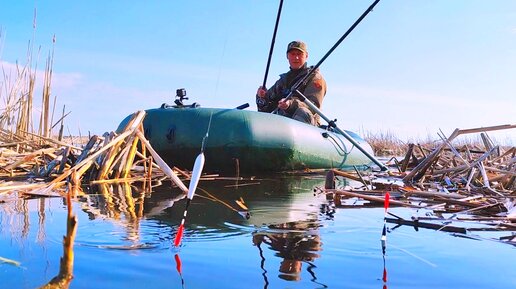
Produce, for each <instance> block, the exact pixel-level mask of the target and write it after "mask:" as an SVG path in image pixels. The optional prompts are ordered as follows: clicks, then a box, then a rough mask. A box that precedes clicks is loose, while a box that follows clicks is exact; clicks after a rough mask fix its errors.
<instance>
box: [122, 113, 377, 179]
mask: <svg viewBox="0 0 516 289" xmlns="http://www.w3.org/2000/svg"><path fill="white" fill-rule="evenodd" d="M146 112H147V114H146V116H145V119H144V121H143V127H144V131H145V136H146V138H147V139H148V140H149V142H150V143H151V145H152V147H153V148H154V149H155V150H156V151H157V152H158V153H159V155H160V156H161V157H162V158H163V160H164V161H165V162H167V164H169V165H170V166H176V167H178V168H183V169H188V170H190V169H192V166H193V164H194V160H195V158H196V157H197V155H198V154H199V153H200V151H201V146H202V144H203V139H205V141H204V155H205V157H206V163H205V167H204V172H211V173H231V174H235V173H241V174H248V173H256V172H282V171H297V170H306V169H330V168H337V169H353V166H355V167H356V168H358V169H361V170H364V169H368V168H369V167H370V166H371V165H372V163H371V160H370V159H369V158H368V157H367V156H365V155H364V153H362V152H361V151H360V150H359V149H357V148H356V147H355V146H354V145H353V144H352V143H350V142H349V141H348V140H347V139H346V138H344V137H343V136H342V135H341V134H337V133H334V132H331V131H329V130H326V129H323V128H319V127H315V126H312V125H309V124H305V123H302V122H299V121H296V120H293V119H290V118H287V117H284V116H279V115H276V114H270V113H263V112H257V111H248V110H241V109H220V108H203V107H199V106H197V105H191V106H183V105H178V106H169V105H165V104H164V105H162V107H161V108H156V109H149V110H147V111H146ZM128 119H129V117H127V118H126V119H125V120H123V121H122V123H121V124H120V125H119V129H121V128H123V127H125V124H126V123H127V121H128ZM210 119H211V121H210ZM346 132H347V133H348V135H349V136H351V137H352V138H353V140H355V142H356V143H357V144H359V145H360V146H361V147H362V149H364V150H366V151H367V152H369V153H370V154H371V155H373V151H372V149H371V147H370V145H369V144H368V143H366V142H365V141H364V140H363V139H362V138H361V137H360V136H358V135H357V134H355V133H353V132H350V131H346ZM207 133H208V136H207V137H206V138H205V136H206V134H207Z"/></svg>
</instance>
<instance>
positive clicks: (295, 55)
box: [287, 49, 308, 69]
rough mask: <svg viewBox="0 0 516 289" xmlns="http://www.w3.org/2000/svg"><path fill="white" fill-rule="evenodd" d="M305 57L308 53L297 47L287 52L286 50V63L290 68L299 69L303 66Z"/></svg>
mask: <svg viewBox="0 0 516 289" xmlns="http://www.w3.org/2000/svg"><path fill="white" fill-rule="evenodd" d="M307 58H308V54H306V53H304V52H303V51H300V50H297V49H291V50H290V51H289V52H287V59H288V63H289V64H290V68H292V69H299V68H301V67H303V65H304V64H305V62H306V59H307Z"/></svg>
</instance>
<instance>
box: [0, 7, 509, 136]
mask: <svg viewBox="0 0 516 289" xmlns="http://www.w3.org/2000/svg"><path fill="white" fill-rule="evenodd" d="M4 2H5V3H3V5H2V6H3V7H2V9H1V10H0V27H1V28H0V29H1V32H2V34H1V39H0V61H2V66H3V68H4V71H7V70H8V69H9V67H12V64H14V63H16V61H18V62H19V63H21V64H23V63H25V60H26V54H27V47H28V43H29V41H30V40H31V39H32V37H33V33H34V32H35V33H34V35H35V36H34V37H35V41H34V43H35V45H36V47H41V52H40V53H39V57H38V60H37V67H38V69H43V68H44V66H45V60H46V57H47V55H48V54H49V52H50V51H51V50H52V38H53V35H55V36H56V43H55V46H54V49H55V52H54V53H55V56H54V57H55V60H54V78H53V82H52V94H53V95H54V96H57V100H58V107H59V109H58V111H59V112H60V111H61V109H62V106H63V105H66V110H67V111H71V112H72V113H71V114H70V116H68V117H67V119H66V123H65V124H66V125H67V130H68V131H70V132H72V133H74V134H75V133H76V132H77V131H78V129H80V131H81V133H82V134H83V135H84V134H87V132H88V131H89V132H91V133H93V134H102V133H103V132H105V131H112V130H115V129H116V127H117V125H118V123H119V121H120V120H121V119H122V118H124V117H125V116H126V115H128V114H130V113H132V112H134V111H137V110H142V109H147V108H153V107H159V106H160V105H161V104H162V103H164V102H167V103H172V102H173V100H174V96H175V90H176V89H177V88H183V87H184V88H186V90H187V94H188V95H187V96H188V97H190V100H189V101H191V102H193V101H195V102H198V103H200V104H201V105H202V106H205V107H236V106H238V105H240V104H243V103H245V102H249V103H250V104H251V108H248V109H255V105H254V95H255V92H256V89H257V87H258V86H259V85H260V84H261V83H262V81H263V76H264V73H265V66H266V63H267V57H268V53H269V47H270V41H271V38H272V32H273V28H274V23H275V20H276V13H277V9H278V5H279V0H260V1H259V0H225V1H223V0H220V1H218V0H198V1H186V0H183V1H179V0H176V1H116V0H115V1H62V0H54V1H42V0H40V1H24V0H17V1H14V0H10V1H9V0H7V1H4ZM372 2H373V1H364V0H360V1H359V0H349V1H344V0H324V1H313V0H285V1H284V4H283V11H282V15H281V22H280V24H279V28H278V33H277V36H276V46H275V48H274V54H273V58H272V63H271V67H270V71H269V77H268V80H267V84H268V85H271V84H273V83H274V81H275V80H276V79H277V77H278V74H280V73H283V72H285V71H286V70H287V69H288V63H287V60H286V57H285V47H286V45H287V44H288V42H290V41H291V40H295V39H300V40H303V41H305V42H306V43H307V44H308V49H309V59H308V62H309V64H315V63H317V62H318V61H319V60H320V59H321V58H322V57H323V56H324V55H325V54H326V52H327V51H328V50H329V49H330V48H331V47H332V46H333V45H334V43H335V42H336V41H337V40H338V39H339V38H340V37H341V36H342V34H343V33H344V32H345V31H346V30H347V29H348V28H349V27H350V26H351V25H352V24H353V22H354V21H355V20H356V19H357V18H358V17H359V16H360V15H361V14H362V13H363V12H364V10H365V9H366V8H367V7H369V5H370V4H371V3H372ZM35 8H36V15H37V20H36V21H37V22H36V23H37V25H36V30H35V31H34V30H33V27H32V23H33V16H34V9H35ZM35 54H37V53H35ZM35 62H36V61H35ZM515 67H516V1H512V0H497V1H484V0H453V1H451V0H433V1H406V0H382V1H380V3H379V4H378V5H377V6H376V8H375V9H374V10H373V11H372V12H371V13H370V14H369V15H368V16H367V17H366V18H365V19H364V20H363V21H362V23H360V25H359V26H358V27H357V28H356V29H355V30H354V31H353V32H352V33H351V34H350V35H349V37H348V38H346V40H344V42H342V44H341V45H340V46H339V47H338V48H337V49H336V50H335V51H334V53H333V54H331V55H330V56H329V57H328V58H327V60H326V61H325V62H324V63H323V64H322V65H321V67H320V69H321V71H322V73H323V75H324V76H325V78H326V81H327V84H328V93H327V95H326V98H325V101H324V103H323V108H322V110H323V112H324V113H325V114H326V115H327V116H328V117H330V118H336V119H337V120H338V121H337V124H338V125H339V126H340V127H341V128H346V129H351V130H354V131H358V132H363V131H367V132H372V133H380V132H381V133H391V134H394V135H397V136H399V137H400V138H401V139H409V140H410V139H426V138H427V137H428V136H429V137H431V138H432V139H437V138H438V137H437V132H438V131H439V130H440V129H441V130H442V131H443V132H444V133H445V134H446V135H449V134H450V133H451V132H452V131H453V130H454V129H455V128H474V127H481V126H493V125H501V124H515V123H516V117H515V116H516V97H515V94H516V81H515V79H516V72H515V69H514V68H515ZM39 79H41V77H40V78H39ZM38 98H39V95H38ZM490 135H492V136H494V137H495V138H496V139H498V140H501V141H505V140H507V139H511V140H512V143H516V130H515V129H513V130H508V131H504V132H502V133H498V134H490Z"/></svg>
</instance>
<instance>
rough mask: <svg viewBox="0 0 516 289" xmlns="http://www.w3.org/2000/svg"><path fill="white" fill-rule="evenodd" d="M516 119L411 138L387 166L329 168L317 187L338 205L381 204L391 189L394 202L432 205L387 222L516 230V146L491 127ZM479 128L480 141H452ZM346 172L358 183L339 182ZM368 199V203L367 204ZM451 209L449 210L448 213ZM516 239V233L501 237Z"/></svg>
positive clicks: (456, 228)
mask: <svg viewBox="0 0 516 289" xmlns="http://www.w3.org/2000/svg"><path fill="white" fill-rule="evenodd" d="M515 128H516V125H500V126H493V127H483V128H472V129H456V130H455V131H454V132H453V133H452V134H451V135H450V136H448V137H444V136H443V135H441V141H440V142H436V143H434V144H433V146H432V147H430V146H429V145H428V144H427V145H425V146H422V145H419V144H413V143H410V144H407V149H406V151H405V153H404V154H401V155H402V157H401V158H400V157H392V158H391V159H390V160H389V163H388V165H389V166H390V167H391V169H390V170H389V171H387V172H371V173H360V172H358V171H356V172H344V171H339V170H330V171H329V172H328V174H327V182H326V186H325V188H317V189H316V191H317V192H319V193H325V194H326V195H327V197H328V198H330V199H333V200H334V203H335V204H336V205H337V206H338V207H349V206H351V207H352V206H356V205H354V204H360V205H362V206H364V205H365V206H368V205H372V206H379V205H382V204H383V202H384V195H385V194H386V192H389V193H390V196H391V197H390V198H391V201H390V202H391V204H393V205H396V206H405V207H412V208H416V209H417V210H424V209H426V210H429V211H430V213H428V214H426V215H425V216H422V217H421V216H412V218H411V219H403V218H401V217H399V216H395V215H393V216H394V218H387V221H388V222H391V223H396V224H399V225H410V226H414V227H415V228H416V229H417V228H418V227H421V228H430V229H436V230H441V231H450V232H459V233H467V232H472V231H475V230H483V231H489V230H492V231H515V230H516V147H510V146H500V145H496V144H494V143H493V142H492V140H491V139H490V138H489V137H488V135H487V133H486V132H488V131H495V130H505V129H515ZM469 134H479V139H481V140H482V142H481V143H478V144H464V143H459V144H458V145H455V144H454V143H453V142H454V140H456V138H457V137H458V136H461V135H469ZM338 178H345V179H347V180H352V181H354V182H353V183H354V184H356V185H353V186H350V185H347V186H345V187H344V188H336V186H335V184H336V182H335V180H336V179H338ZM364 202H365V204H364ZM446 214H448V216H447V217H445V216H446ZM452 222H469V223H472V222H473V223H476V224H482V225H485V226H487V227H482V228H481V229H478V228H471V227H468V228H465V227H464V226H454V225H452V224H451V223H452ZM501 240H502V241H506V242H509V243H512V244H516V238H515V237H514V235H512V234H511V235H509V236H507V237H506V238H503V239H501Z"/></svg>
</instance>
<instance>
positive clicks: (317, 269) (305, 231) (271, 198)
mask: <svg viewBox="0 0 516 289" xmlns="http://www.w3.org/2000/svg"><path fill="white" fill-rule="evenodd" d="M323 184H324V180H323V178H322V177H313V176H312V177H289V178H275V179H256V180H246V181H240V183H239V184H238V185H239V186H238V187H237V186H236V183H235V181H232V180H227V181H202V182H201V183H200V185H199V187H200V188H201V189H202V190H200V191H199V192H198V194H197V195H196V196H195V198H194V200H193V202H192V204H191V205H190V208H189V210H188V216H187V220H186V227H185V228H186V230H185V237H184V239H183V240H182V245H181V246H180V247H179V248H175V247H174V246H173V244H172V243H173V240H174V237H175V232H176V230H177V228H178V225H179V223H180V221H181V217H182V215H183V211H184V208H185V203H186V202H185V200H184V199H180V200H178V198H177V196H178V191H177V190H176V189H171V188H170V185H168V184H164V185H162V186H160V187H156V188H153V192H152V193H145V192H144V191H143V190H142V189H140V188H137V187H135V186H128V185H125V186H114V187H108V186H103V187H100V188H96V189H93V190H92V191H91V192H90V193H89V194H87V195H84V196H81V197H79V198H78V199H77V200H76V201H74V202H73V211H74V213H75V214H76V215H77V217H78V230H77V236H76V239H75V248H74V253H75V262H74V271H73V273H74V278H73V280H72V282H71V284H70V288H182V287H184V288H226V289H227V288H514V287H515V285H516V274H514V272H516V270H515V269H516V265H515V263H514V260H515V257H516V250H515V249H516V248H515V247H514V246H511V245H509V244H507V243H502V242H499V241H497V239H498V238H499V237H501V236H504V235H508V234H509V235H510V234H511V233H510V232H497V233H493V232H484V233H482V232H474V234H473V233H468V234H467V235H459V234H451V233H446V232H440V231H434V230H427V229H419V230H417V231H416V230H414V228H412V227H409V226H398V227H396V226H395V225H393V224H388V228H389V233H388V234H387V252H386V258H385V262H384V259H383V257H382V250H381V245H380V236H381V231H382V228H383V217H384V211H383V207H382V208H374V207H338V208H336V207H335V206H334V205H333V204H332V202H331V201H328V200H326V198H325V196H324V195H314V192H313V188H314V187H316V186H323ZM240 198H241V199H242V200H243V201H244V204H245V206H246V207H247V208H248V209H249V210H248V211H249V213H250V214H251V217H250V218H249V219H246V218H245V210H244V209H243V208H242V207H240V206H238V205H237V203H236V202H235V201H236V200H240ZM391 211H392V212H393V213H395V214H397V215H400V216H403V217H406V218H409V217H410V216H411V215H412V214H415V213H416V212H415V211H414V210H412V209H405V208H392V209H391ZM0 213H1V218H0V221H1V223H0V257H3V258H8V259H11V260H14V261H18V262H20V265H19V266H16V265H13V264H10V263H5V262H4V263H0V279H1V280H2V281H0V288H37V287H39V286H42V285H44V284H46V283H47V282H49V281H50V280H51V279H52V278H53V277H54V276H56V275H57V274H58V272H59V260H60V258H61V256H62V255H63V246H62V238H63V235H64V234H65V233H66V217H67V206H66V201H65V200H64V199H61V198H35V199H26V200H21V199H20V200H18V201H17V202H15V203H13V202H10V203H4V204H0ZM420 213H421V212H420ZM384 268H385V270H386V273H387V276H386V277H387V282H384V281H382V277H383V272H384ZM384 286H385V287H384Z"/></svg>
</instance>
